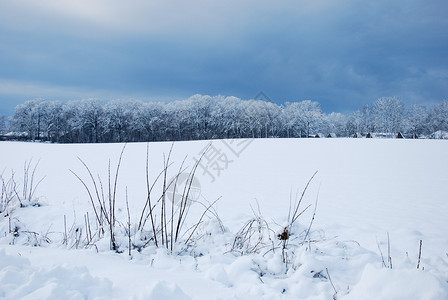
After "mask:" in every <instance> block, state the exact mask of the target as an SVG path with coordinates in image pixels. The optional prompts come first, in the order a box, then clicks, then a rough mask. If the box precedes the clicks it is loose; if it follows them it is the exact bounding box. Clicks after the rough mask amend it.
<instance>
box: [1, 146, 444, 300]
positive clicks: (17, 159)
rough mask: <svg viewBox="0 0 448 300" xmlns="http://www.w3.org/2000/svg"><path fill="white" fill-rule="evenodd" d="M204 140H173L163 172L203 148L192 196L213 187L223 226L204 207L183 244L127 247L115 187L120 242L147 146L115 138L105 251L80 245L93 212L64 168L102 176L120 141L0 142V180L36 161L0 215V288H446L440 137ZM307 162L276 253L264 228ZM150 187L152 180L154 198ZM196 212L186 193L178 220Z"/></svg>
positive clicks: (274, 228) (331, 293)
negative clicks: (246, 229) (20, 195)
mask: <svg viewBox="0 0 448 300" xmlns="http://www.w3.org/2000/svg"><path fill="white" fill-rule="evenodd" d="M208 144H209V142H207V141H200V142H177V143H175V144H174V146H173V150H172V155H171V158H170V161H171V162H172V163H173V165H171V166H170V169H169V170H170V171H169V174H168V177H169V178H172V177H173V176H174V175H175V174H176V173H177V172H178V170H179V167H180V164H181V163H182V161H183V160H184V158H185V156H188V157H187V158H186V160H185V166H187V167H192V166H193V165H194V162H195V159H198V158H199V157H200V156H201V153H202V152H203V151H204V149H208V150H207V152H206V155H205V156H204V157H203V158H202V160H201V165H200V166H199V167H198V169H197V172H196V175H195V182H194V184H193V187H194V200H198V201H201V202H202V203H207V202H209V203H210V202H213V201H215V200H216V199H218V198H220V199H219V200H218V201H217V202H216V204H215V206H214V207H215V209H216V211H217V213H218V215H219V218H220V221H221V222H222V224H223V225H224V229H225V230H222V228H221V227H220V223H219V221H218V220H217V219H216V218H215V217H213V216H209V214H207V216H206V217H205V218H204V219H203V222H202V223H201V224H200V226H199V227H198V229H197V230H196V231H195V233H194V235H193V238H192V239H191V240H190V242H189V243H188V245H185V244H184V243H183V241H185V239H186V237H187V236H188V233H187V234H186V235H185V236H183V237H182V238H181V239H180V240H179V241H178V243H176V244H175V245H174V249H173V253H172V254H170V251H167V250H166V249H164V248H163V247H159V248H157V247H155V246H154V244H153V243H150V242H149V243H148V244H147V246H146V247H143V248H141V251H140V252H139V251H137V249H133V251H132V256H131V257H129V255H128V248H127V237H126V235H125V234H124V232H125V228H126V222H127V210H126V188H127V194H128V197H127V198H128V201H129V208H130V216H131V225H132V226H131V228H132V229H131V232H133V233H132V241H133V243H134V244H136V245H139V246H141V238H142V237H141V234H140V235H139V234H137V233H136V229H135V227H136V224H137V223H138V219H139V217H140V213H141V211H142V208H143V207H144V204H145V201H146V195H147V194H146V175H145V166H146V147H147V144H144V143H141V144H128V145H127V146H126V148H125V150H124V153H123V160H122V163H121V169H120V173H119V177H118V184H117V220H118V221H119V222H121V223H120V224H122V225H120V224H118V225H117V228H118V229H117V231H118V232H119V233H120V232H121V233H122V234H121V235H120V234H118V244H119V245H120V250H121V251H122V253H116V252H114V251H111V250H109V248H110V247H109V246H110V244H109V239H108V238H107V235H106V236H105V237H103V238H102V239H100V240H94V241H92V243H91V245H88V246H86V245H85V241H84V240H85V239H86V237H85V232H86V228H87V226H86V225H85V224H86V223H85V217H86V214H87V213H89V222H91V223H92V227H95V226H94V225H93V224H94V223H95V220H94V212H93V209H92V206H91V204H90V200H89V196H88V194H87V192H86V190H85V188H84V187H83V185H82V184H81V183H80V181H79V180H77V179H76V177H75V176H74V175H73V174H72V173H71V172H70V171H69V170H72V171H74V172H75V173H76V174H77V175H79V176H80V177H81V178H83V179H84V180H85V182H86V183H87V184H89V185H90V181H89V174H88V173H87V171H86V169H85V168H84V167H83V165H82V164H81V162H80V161H79V160H78V159H77V157H80V158H81V159H82V160H83V161H84V162H85V163H86V165H88V166H89V168H90V169H91V171H92V173H93V174H94V176H97V174H98V175H99V176H100V178H102V181H103V183H104V184H105V185H107V178H108V177H107V169H108V161H109V159H110V160H111V170H112V175H113V176H115V173H114V170H115V168H116V166H117V161H118V158H119V155H120V152H121V150H122V148H123V144H95V145H86V144H83V145H51V144H38V143H14V142H1V143H0V172H2V171H3V173H2V178H3V180H4V182H6V181H7V180H8V179H9V178H10V177H11V174H12V173H11V172H12V170H14V172H15V173H14V174H15V175H14V178H15V181H16V183H17V190H19V191H20V190H21V189H22V188H23V181H24V180H23V172H24V171H23V168H24V163H25V161H28V162H29V161H30V160H31V159H33V160H32V166H34V164H35V163H37V161H38V160H39V159H40V162H39V165H38V168H37V170H36V174H35V183H36V182H37V181H38V179H40V178H42V177H44V176H45V178H44V180H43V181H42V182H41V184H40V185H39V186H38V188H37V189H36V192H35V194H34V197H33V199H32V201H31V203H26V207H23V208H20V207H19V206H18V204H17V201H15V202H14V201H12V202H11V203H10V204H9V208H8V209H7V210H4V211H3V212H2V215H1V216H0V235H1V237H0V299H64V298H65V299H260V298H261V299H331V298H332V297H333V298H335V299H336V298H337V299H447V298H448V254H447V253H448V235H447V228H448V218H447V216H448V155H447V154H448V142H447V141H442V140H379V139H378V140H377V139H373V140H372V139H266V140H263V139H259V140H239V141H220V140H218V141H213V142H212V145H211V146H209V147H208V148H207V145H208ZM171 145H172V144H171V143H151V144H150V145H149V149H150V154H149V170H150V171H149V172H150V179H151V181H154V180H155V178H156V177H157V175H158V174H159V172H160V171H161V170H162V169H163V162H164V155H165V158H166V157H167V156H168V153H169V151H170V147H171ZM316 171H318V173H317V174H316V176H315V177H314V179H313V180H312V181H311V182H310V185H309V187H308V189H307V191H306V193H305V196H304V198H303V201H302V203H301V204H300V211H301V210H302V209H304V208H306V207H307V206H308V205H310V207H309V209H308V210H306V211H305V212H304V213H303V214H302V215H301V216H300V217H299V218H298V219H297V221H296V223H295V224H294V226H293V227H292V228H291V235H290V237H289V244H288V247H287V248H286V249H285V253H286V257H287V259H286V261H287V263H284V262H283V258H284V256H282V251H281V241H280V240H279V239H278V238H277V234H279V233H281V232H282V228H283V226H285V225H286V224H287V223H288V212H289V210H290V209H289V207H290V203H292V204H293V205H294V203H295V202H296V201H297V200H298V199H299V198H300V195H301V193H302V191H303V190H304V188H305V186H306V184H307V182H308V180H309V179H310V178H311V176H312V175H313V174H314V172H316ZM113 176H112V177H113ZM169 178H168V179H169ZM112 179H113V178H112ZM161 189H162V187H161V182H160V181H159V182H158V184H157V185H156V187H155V189H154V190H155V191H154V199H155V198H157V197H158V196H157V197H156V195H160V191H161ZM179 190H180V188H178V189H177V190H176V191H178V193H181V192H180V191H179ZM106 193H107V191H106ZM2 201H4V200H2ZM13 202H14V203H13ZM36 203H38V205H34V206H33V205H30V204H36ZM316 203H317V206H316ZM314 211H315V212H316V214H315V218H314V220H313V222H312V223H311V220H312V216H313V212H314ZM201 213H202V206H200V205H199V204H197V203H193V204H192V205H191V207H190V210H189V214H188V218H187V219H186V225H185V226H184V229H185V231H187V229H188V228H190V226H192V225H194V224H195V222H197V220H198V219H199V217H200V216H201ZM5 215H7V216H5ZM64 219H65V223H64ZM250 220H255V221H260V223H257V222H254V223H253V224H254V227H253V228H254V231H253V232H252V239H251V240H250V241H246V243H240V244H238V243H236V245H237V246H235V238H236V237H237V236H238V232H239V231H240V230H241V229H242V228H243V226H244V225H245V224H247V223H248V222H249V221H250ZM64 224H65V225H64ZM310 224H311V227H310ZM255 225H257V226H255ZM258 225H259V226H258ZM309 228H310V230H309V234H307V232H308V229H309ZM67 231H68V233H67V234H66V232H67ZM190 232H191V231H190ZM79 233H80V237H79V238H78V236H79V235H78V234H79ZM83 234H84V235H83ZM239 236H240V240H239V241H240V242H241V235H239ZM388 237H389V238H388ZM388 239H389V242H388ZM420 240H421V241H422V248H421V260H420V264H419V268H418V269H417V264H418V259H419V244H420ZM243 241H244V240H243ZM139 242H140V244H139ZM257 243H259V244H257ZM92 244H94V245H92ZM257 245H258V246H259V247H256V249H257V250H254V251H251V249H252V248H251V246H257ZM389 249H390V250H389ZM389 253H390V254H389ZM389 257H390V260H389ZM383 261H384V262H383ZM391 266H392V268H390V267H391Z"/></svg>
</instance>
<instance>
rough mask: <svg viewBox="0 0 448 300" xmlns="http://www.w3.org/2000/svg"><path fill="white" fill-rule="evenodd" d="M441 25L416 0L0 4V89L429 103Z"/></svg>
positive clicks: (435, 83) (432, 5)
mask: <svg viewBox="0 0 448 300" xmlns="http://www.w3.org/2000/svg"><path fill="white" fill-rule="evenodd" d="M447 14H448V2H446V1H431V2H427V1H420V0H416V1H412V2H409V1H405V0H397V1H393V2H385V1H362V2H360V1H354V0H341V1H330V0H324V1H282V2H281V3H278V2H272V1H267V0H261V1H255V0H249V1H236V0H229V1H226V2H223V1H204V0H192V1H174V0H166V1H148V0H147V1H144V0H130V1H118V0H109V1H105V0H96V1H87V0H77V1H75V0H66V1H60V0H59V1H57V0H41V1H34V0H3V1H1V2H0V39H1V40H2V45H1V47H0V65H1V66H2V68H1V69H0V78H4V79H5V80H10V81H11V82H20V83H29V82H32V83H36V82H37V83H39V84H38V86H39V87H40V88H42V89H45V87H47V88H49V89H50V90H51V89H52V88H53V87H64V88H62V89H59V88H55V90H54V92H51V93H50V92H48V93H49V94H53V95H55V96H56V94H57V93H58V92H60V93H68V94H70V93H71V92H70V91H71V89H73V91H82V92H81V93H86V94H88V92H86V91H108V92H112V93H113V92H116V93H117V94H120V95H126V94H129V95H136V94H138V95H165V96H166V97H172V96H173V95H176V96H181V97H188V96H190V95H193V94H196V93H202V94H225V95H234V96H238V97H240V98H250V97H253V96H254V95H256V94H257V93H258V92H259V91H260V90H263V91H264V92H265V93H267V94H269V95H270V97H271V98H272V99H274V100H277V101H279V102H283V101H291V100H303V99H313V100H315V101H320V102H322V104H323V107H324V109H325V107H326V106H328V107H331V109H333V108H334V109H338V108H341V107H345V108H346V107H350V108H353V107H355V106H356V105H362V104H363V103H366V102H372V101H374V100H375V97H381V96H389V95H391V96H402V98H405V97H408V96H407V95H412V99H415V100H413V101H420V102H424V101H425V99H428V98H432V99H439V100H441V99H443V98H446V96H447V95H446V94H447V93H448V87H447V86H446V79H445V78H446V77H444V76H445V75H444V74H446V72H447V70H448V57H447V56H446V49H448V36H447V32H448V19H447V18H446V15H447ZM65 87H70V88H65ZM24 88H26V90H27V92H26V93H29V94H32V91H35V92H36V93H38V92H39V90H38V89H37V88H33V86H28V87H26V86H25V87H24ZM428 90H429V91H428ZM17 92H19V89H17ZM73 93H75V92H73ZM418 95H420V96H418ZM36 96H38V95H36ZM409 97H411V96H409ZM403 100H405V99H403Z"/></svg>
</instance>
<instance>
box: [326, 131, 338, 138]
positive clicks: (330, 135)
mask: <svg viewBox="0 0 448 300" xmlns="http://www.w3.org/2000/svg"><path fill="white" fill-rule="evenodd" d="M336 137H337V136H336V133H333V132H331V133H329V134H328V135H327V138H336Z"/></svg>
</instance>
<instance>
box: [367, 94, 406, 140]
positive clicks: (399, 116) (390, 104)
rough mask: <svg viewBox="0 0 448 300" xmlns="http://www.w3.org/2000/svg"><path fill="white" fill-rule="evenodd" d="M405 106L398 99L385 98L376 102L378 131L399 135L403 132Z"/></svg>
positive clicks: (375, 110)
mask: <svg viewBox="0 0 448 300" xmlns="http://www.w3.org/2000/svg"><path fill="white" fill-rule="evenodd" d="M403 111H404V105H403V103H402V102H401V100H400V99H398V98H397V97H384V98H379V99H378V100H376V101H375V105H374V115H375V126H376V129H377V130H380V131H382V132H385V133H397V132H399V131H401V130H402V120H403Z"/></svg>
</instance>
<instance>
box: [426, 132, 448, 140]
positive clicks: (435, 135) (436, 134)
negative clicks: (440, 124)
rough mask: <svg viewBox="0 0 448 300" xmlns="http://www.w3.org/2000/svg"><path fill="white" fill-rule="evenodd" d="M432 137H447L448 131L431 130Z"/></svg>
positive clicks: (444, 138)
mask: <svg viewBox="0 0 448 300" xmlns="http://www.w3.org/2000/svg"><path fill="white" fill-rule="evenodd" d="M429 137H430V138H432V139H443V140H446V139H448V131H443V130H438V131H436V132H433V133H432V134H431V135H430V136H429Z"/></svg>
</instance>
